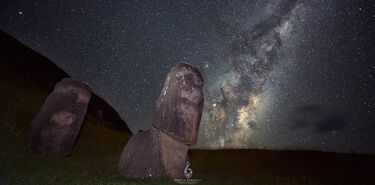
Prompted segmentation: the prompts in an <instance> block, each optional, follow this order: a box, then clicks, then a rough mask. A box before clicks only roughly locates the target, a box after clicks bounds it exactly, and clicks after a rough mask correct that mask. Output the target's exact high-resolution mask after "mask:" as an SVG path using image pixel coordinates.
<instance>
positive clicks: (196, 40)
mask: <svg viewBox="0 0 375 185" xmlns="http://www.w3.org/2000/svg"><path fill="white" fill-rule="evenodd" d="M0 29H2V30H3V31H5V32H7V33H9V34H11V35H12V36H14V37H16V38H17V39H18V40H20V41H21V42H23V43H25V44H26V45H28V46H30V47H31V48H33V49H34V50H36V51H38V52H39V53H41V54H43V55H45V56H46V57H48V58H50V59H51V60H52V61H53V62H55V63H56V64H57V65H59V66H60V67H61V68H63V69H64V70H65V71H66V72H68V73H69V74H70V75H71V76H72V77H73V78H76V79H79V80H82V81H84V82H86V83H88V84H89V85H90V86H91V87H92V89H93V91H94V92H95V93H97V94H98V95H100V96H102V97H103V98H104V99H105V100H106V101H108V102H109V104H110V105H112V106H113V107H114V108H115V109H116V110H117V111H118V112H119V114H120V115H121V117H122V118H123V119H124V120H125V121H126V122H127V124H128V126H129V128H130V129H132V131H133V132H136V131H137V130H139V129H147V128H148V127H149V126H150V124H151V117H152V112H153V109H154V106H155V102H156V99H157V97H158V96H159V94H160V90H161V88H162V85H163V83H164V78H165V76H166V74H167V73H168V71H169V69H170V68H171V67H172V66H174V65H176V64H177V63H180V62H187V63H190V64H192V65H194V66H196V67H197V68H198V69H199V70H200V71H201V72H202V74H203V76H204V79H205V85H204V92H205V105H204V106H205V108H204V112H203V117H202V121H201V126H200V132H199V137H198V147H200V148H207V147H208V148H267V149H312V150H328V151H344V152H353V151H354V152H361V153H375V46H374V45H375V2H374V1H353V0H345V1H344V0H343V1H341V0H336V1H326V0H321V1H307V0H306V1H294V0H293V1H282V0H275V1H264V0H258V1H247V0H241V1H220V0H217V1H179V0H163V1H158V2H157V1H120V0H117V1H115V0H112V1H107V0H82V1H77V0H64V1H55V0H49V1H44V2H42V1H26V0H2V1H1V2H0Z"/></svg>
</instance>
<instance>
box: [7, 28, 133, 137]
mask: <svg viewBox="0 0 375 185" xmlns="http://www.w3.org/2000/svg"><path fill="white" fill-rule="evenodd" d="M0 74H1V76H0V81H1V83H2V85H0V88H3V90H2V91H1V92H2V94H0V98H6V97H8V96H9V94H12V93H11V92H9V91H7V90H6V89H4V88H5V86H4V85H5V84H12V85H13V86H16V88H19V89H22V88H24V87H26V86H30V88H31V89H34V90H41V91H44V92H46V94H48V93H49V92H51V91H52V90H53V88H54V86H55V84H56V83H57V82H59V81H60V80H61V79H62V78H65V77H69V75H68V74H67V73H66V72H65V71H64V70H62V69H61V68H60V67H58V66H57V65H56V64H54V63H53V62H52V61H51V60H49V59H48V58H46V57H44V56H42V55H40V54H39V53H37V52H35V51H34V50H32V49H31V48H29V47H27V46H25V45H23V44H22V43H20V42H19V41H17V40H16V39H15V38H13V37H12V36H10V35H8V34H7V33H5V32H3V31H0ZM6 94H8V95H6ZM99 110H102V111H103V119H104V120H105V121H107V122H105V125H106V126H108V127H110V128H112V129H115V130H119V131H126V132H130V130H129V129H128V127H127V126H126V123H125V122H124V121H123V120H122V119H121V117H120V116H119V115H118V114H117V112H116V111H115V110H114V109H113V108H112V107H111V106H110V105H108V103H107V102H106V101H105V100H103V99H102V98H101V97H99V96H98V95H96V94H94V93H93V95H92V97H91V100H90V104H89V107H88V114H87V115H88V118H90V119H95V117H96V115H97V113H98V111H99Z"/></svg>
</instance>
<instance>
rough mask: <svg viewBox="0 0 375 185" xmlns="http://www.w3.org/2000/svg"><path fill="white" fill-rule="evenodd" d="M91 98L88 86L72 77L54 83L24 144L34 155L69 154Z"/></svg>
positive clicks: (32, 123)
mask: <svg viewBox="0 0 375 185" xmlns="http://www.w3.org/2000/svg"><path fill="white" fill-rule="evenodd" d="M90 97H91V90H90V87H89V86H88V85H86V84H83V83H81V82H79V81H76V80H73V79H71V78H64V79H63V80H61V81H60V82H59V83H57V84H56V86H55V89H54V90H53V92H52V93H51V94H50V95H49V96H48V97H47V99H46V101H45V102H44V104H43V106H42V107H41V109H40V110H39V112H38V113H37V115H36V116H35V118H34V120H33V121H32V122H31V127H32V128H31V130H30V132H29V134H28V135H27V136H26V138H25V141H24V145H25V147H26V149H28V150H30V151H31V152H33V153H37V154H42V155H53V156H66V155H69V154H71V152H72V149H73V145H74V143H75V141H76V139H77V136H78V133H79V131H80V128H81V125H82V123H83V120H84V118H85V115H86V111H87V105H88V103H89V100H90Z"/></svg>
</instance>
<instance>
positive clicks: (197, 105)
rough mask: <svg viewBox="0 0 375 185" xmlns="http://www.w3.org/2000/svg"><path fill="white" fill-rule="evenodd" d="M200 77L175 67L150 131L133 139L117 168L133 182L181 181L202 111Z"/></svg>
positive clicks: (188, 67) (192, 70)
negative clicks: (140, 180) (139, 180)
mask: <svg viewBox="0 0 375 185" xmlns="http://www.w3.org/2000/svg"><path fill="white" fill-rule="evenodd" d="M202 87H203V77H202V75H201V74H200V72H199V71H198V70H197V69H196V68H194V67H193V66H191V65H189V64H185V63H181V64H178V65H176V66H175V67H173V68H172V69H171V71H170V72H169V73H168V75H167V78H166V80H165V83H164V87H163V89H162V91H161V94H160V96H159V99H158V100H157V102H156V110H155V112H154V116H153V121H152V125H151V127H150V128H149V129H148V130H146V131H143V132H139V133H137V134H135V135H134V136H132V137H131V138H130V140H129V141H128V143H127V145H126V146H125V148H124V150H123V152H122V154H121V157H120V163H119V168H120V171H121V173H122V174H123V176H125V177H126V178H133V179H163V178H171V179H176V178H184V168H185V167H186V165H187V163H188V155H187V152H188V150H189V146H190V145H194V144H196V141H197V135H198V130H199V123H200V120H201V115H202V110H203V91H202Z"/></svg>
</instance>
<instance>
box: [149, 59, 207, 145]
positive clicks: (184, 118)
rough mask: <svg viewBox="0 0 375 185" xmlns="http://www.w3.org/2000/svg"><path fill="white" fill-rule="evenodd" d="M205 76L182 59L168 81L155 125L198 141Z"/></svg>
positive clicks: (183, 139)
mask: <svg viewBox="0 0 375 185" xmlns="http://www.w3.org/2000/svg"><path fill="white" fill-rule="evenodd" d="M202 88H203V77H202V75H201V73H200V72H199V71H198V70H197V69H196V68H194V67H193V66H191V65H189V64H186V63H180V64H177V65H176V66H175V67H173V68H172V69H171V71H170V72H169V73H168V75H167V78H166V80H165V82H164V87H163V89H162V91H161V94H160V96H159V99H158V100H157V102H156V109H155V111H154V116H153V123H152V124H153V126H154V127H156V128H158V129H160V130H162V131H163V132H165V133H166V134H168V135H169V136H171V137H173V138H175V139H177V140H179V141H181V142H183V143H184V144H187V145H193V144H196V142H197V136H198V130H199V123H200V120H201V116H202V111H203V91H202Z"/></svg>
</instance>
